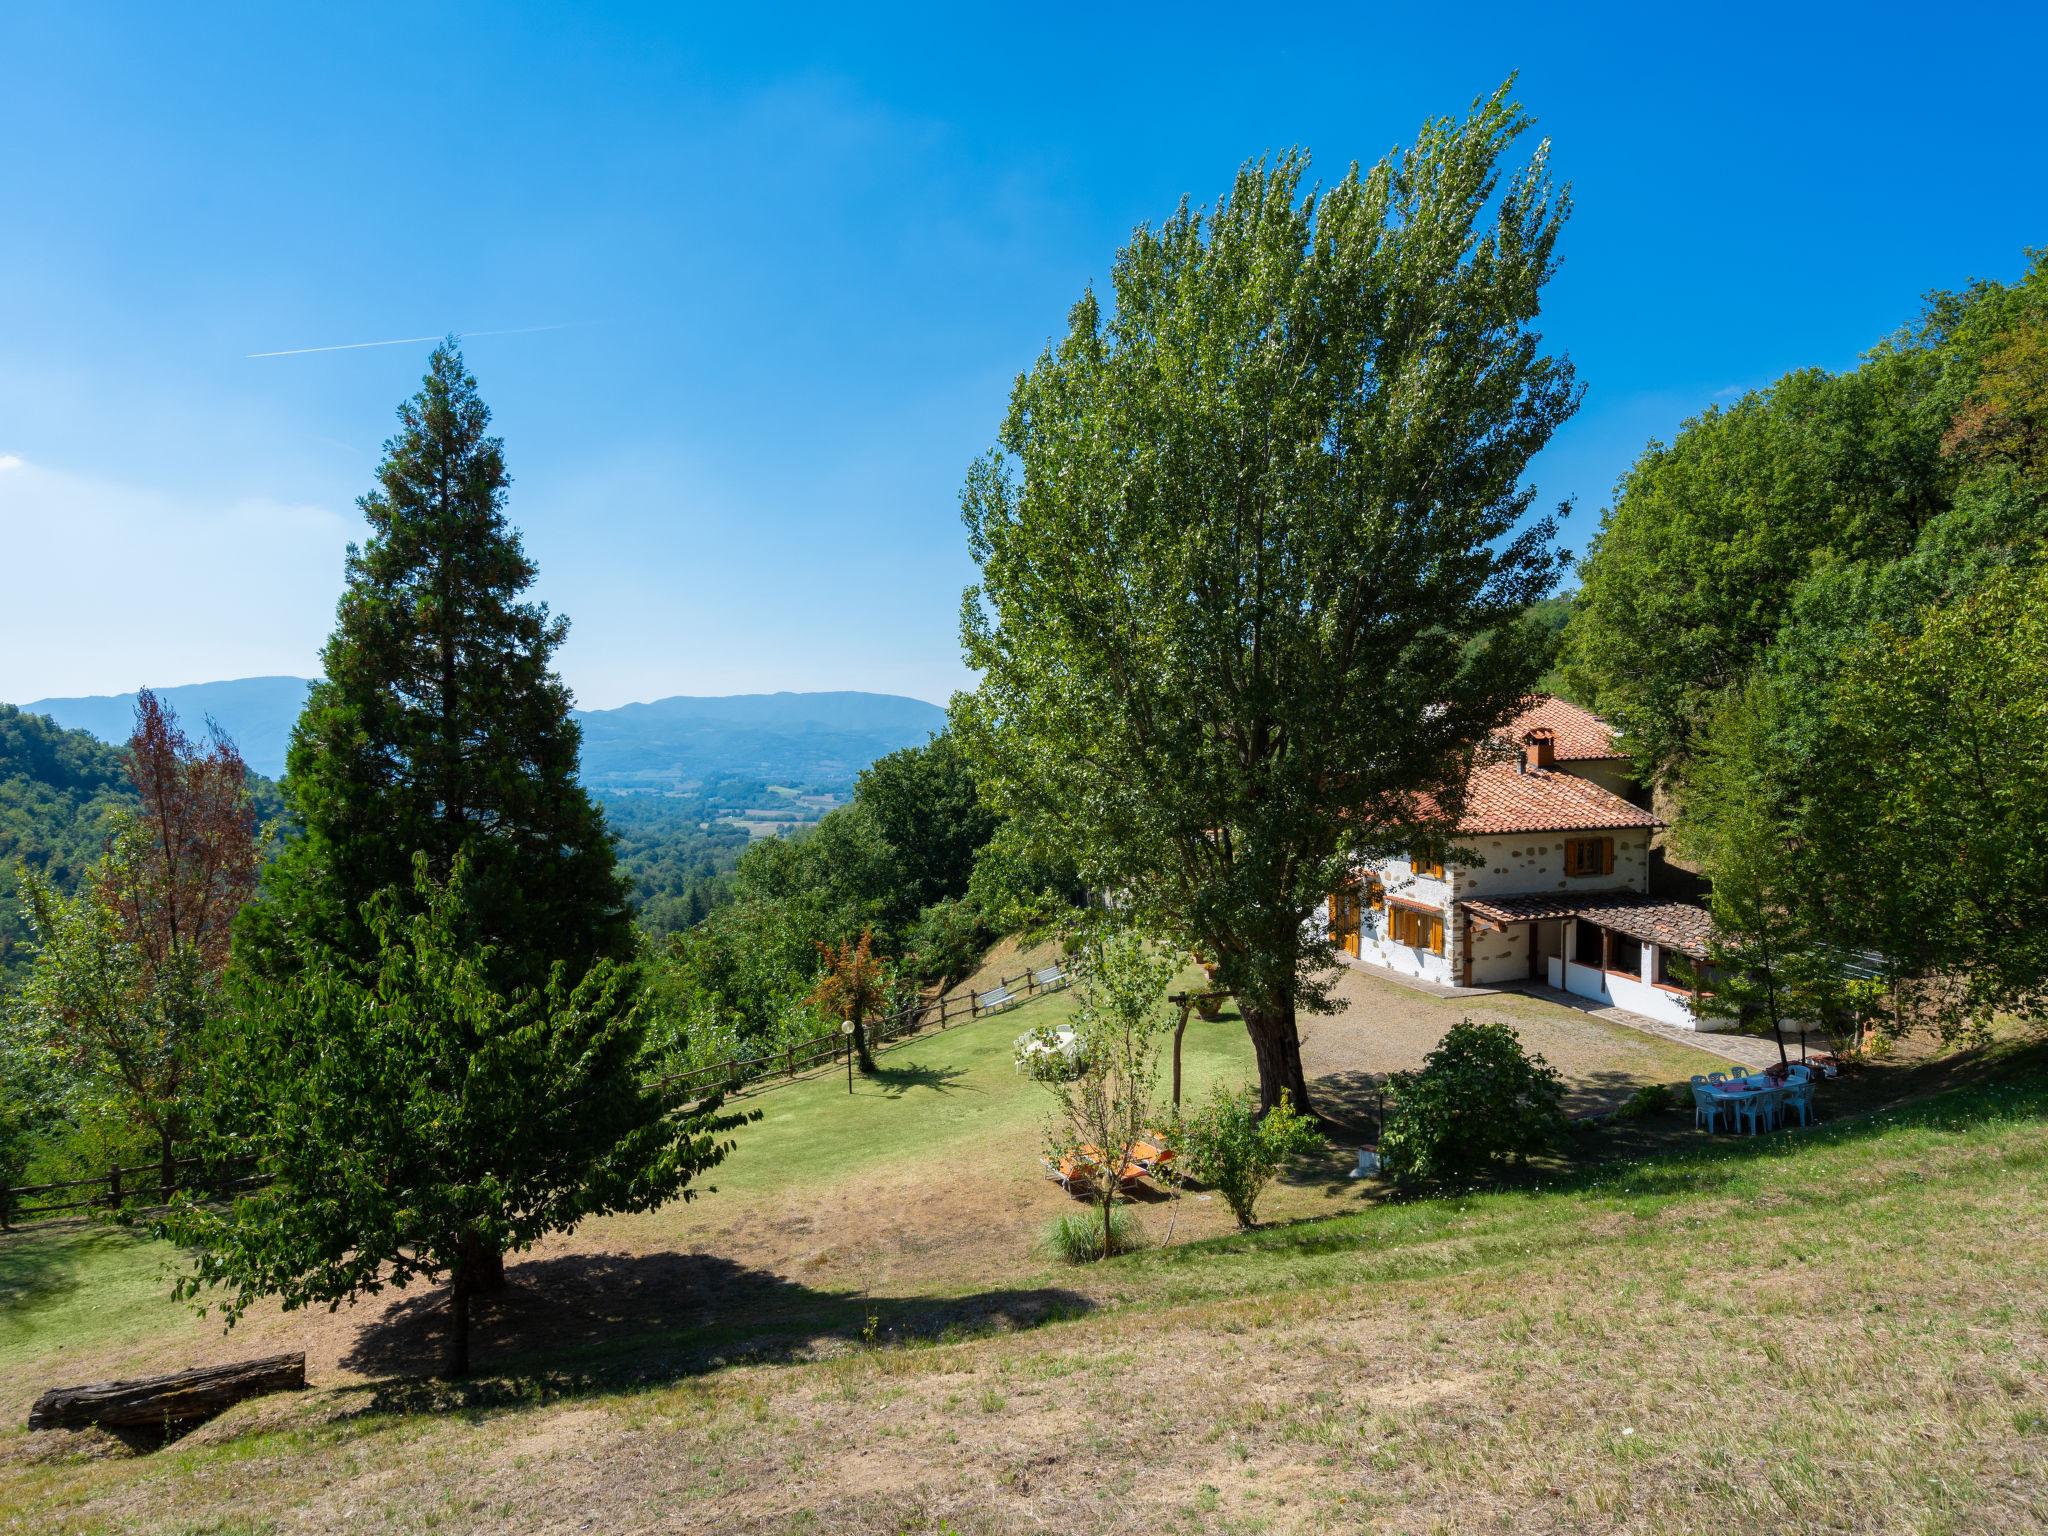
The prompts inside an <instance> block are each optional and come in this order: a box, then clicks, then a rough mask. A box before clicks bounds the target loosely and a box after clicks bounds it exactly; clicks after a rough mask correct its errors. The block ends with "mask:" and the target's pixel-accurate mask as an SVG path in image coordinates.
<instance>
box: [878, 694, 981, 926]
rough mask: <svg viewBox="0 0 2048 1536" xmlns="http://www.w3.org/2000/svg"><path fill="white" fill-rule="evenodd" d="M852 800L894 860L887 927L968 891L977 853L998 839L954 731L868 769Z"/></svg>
mask: <svg viewBox="0 0 2048 1536" xmlns="http://www.w3.org/2000/svg"><path fill="white" fill-rule="evenodd" d="M854 800H855V803H856V804H859V805H862V806H864V807H866V809H867V812H868V814H869V815H870V816H872V817H873V818H874V823H875V830H876V831H877V832H878V833H879V834H880V835H881V838H882V840H883V841H884V842H885V843H887V844H888V845H889V848H890V850H891V851H892V852H893V853H894V855H895V860H896V870H895V879H894V880H893V882H892V884H891V889H890V890H889V891H888V893H887V895H886V897H885V898H884V900H883V903H882V905H883V910H882V912H881V913H880V916H881V918H882V920H883V921H884V922H885V923H888V924H890V925H891V926H892V927H894V928H896V929H897V930H898V931H899V932H900V931H902V930H904V929H907V928H908V927H909V926H910V925H911V924H912V923H913V922H915V921H916V920H917V917H918V914H919V913H920V912H922V911H923V910H924V909H925V908H927V907H929V906H931V905H932V904H933V903H935V902H940V901H950V900H956V899H958V898H959V897H961V896H964V895H966V894H967V881H968V877H969V876H970V875H971V874H972V873H973V871H974V865H975V856H976V855H977V854H978V853H979V852H980V851H981V849H982V846H983V845H984V844H986V843H987V842H988V840H989V838H990V837H992V836H993V835H994V834H995V830H996V818H995V815H994V813H993V812H991V811H990V810H988V808H987V807H985V806H984V805H983V804H982V803H981V796H980V794H979V792H978V791H977V790H976V788H975V784H974V777H973V775H972V774H971V773H970V772H969V771H968V767H967V760H966V758H965V757H964V756H963V755H962V754H961V752H960V747H959V744H958V742H956V741H955V740H954V738H953V737H952V736H951V735H950V734H948V733H941V734H940V735H937V736H934V737H933V738H932V739H931V740H930V741H929V742H928V743H926V744H925V745H924V746H921V747H905V748H904V749H903V750H902V751H900V752H891V753H890V754H889V755H888V756H887V757H884V758H879V759H877V760H876V761H875V762H873V763H871V764H869V765H868V767H866V768H865V769H863V770H862V771H861V775H860V779H859V781H858V782H857V783H856V785H855V786H854Z"/></svg>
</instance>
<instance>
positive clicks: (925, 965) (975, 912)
mask: <svg viewBox="0 0 2048 1536" xmlns="http://www.w3.org/2000/svg"><path fill="white" fill-rule="evenodd" d="M988 941H989V930H988V926H987V924H985V923H984V922H982V920H981V908H979V907H978V906H976V905H975V904H974V903H973V902H972V901H968V900H964V899H963V900H958V901H950V900H949V901H935V902H933V903H932V904H931V905H930V906H928V907H926V908H925V909H924V911H923V912H922V913H920V914H919V915H918V919H917V924H916V926H915V927H913V928H912V929H911V930H910V936H909V941H908V942H909V954H908V961H909V964H910V967H911V969H913V970H914V971H915V972H916V973H917V974H918V975H920V976H926V977H931V978H934V979H936V980H939V981H944V982H948V983H951V982H954V981H958V980H959V979H960V978H961V977H962V976H965V975H966V974H967V973H968V972H970V971H972V970H973V969H974V968H975V966H977V965H979V964H980V963H981V955H982V951H983V950H985V949H987V948H988Z"/></svg>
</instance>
